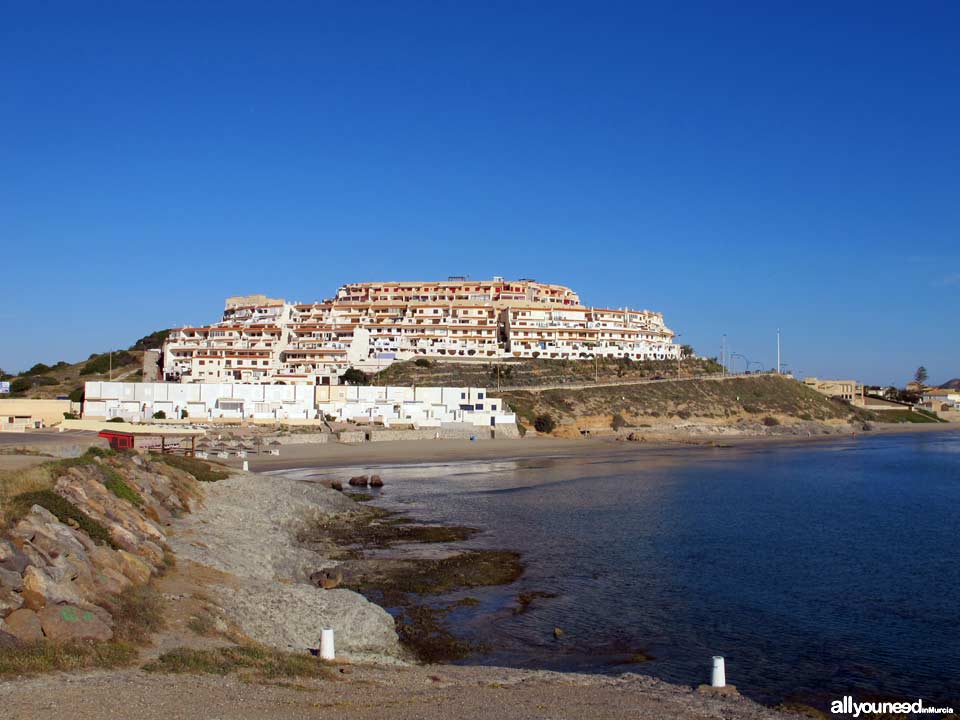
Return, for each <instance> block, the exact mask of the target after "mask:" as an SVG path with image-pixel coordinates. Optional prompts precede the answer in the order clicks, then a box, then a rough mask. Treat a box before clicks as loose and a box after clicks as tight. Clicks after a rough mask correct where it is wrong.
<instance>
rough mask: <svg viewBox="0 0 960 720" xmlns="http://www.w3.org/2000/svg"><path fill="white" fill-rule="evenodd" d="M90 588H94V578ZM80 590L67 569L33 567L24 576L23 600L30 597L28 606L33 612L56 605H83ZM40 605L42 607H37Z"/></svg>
mask: <svg viewBox="0 0 960 720" xmlns="http://www.w3.org/2000/svg"><path fill="white" fill-rule="evenodd" d="M88 572H89V570H88ZM90 586H91V587H92V578H90ZM79 589H81V588H79V587H77V586H74V584H73V582H72V580H71V579H70V577H69V576H68V575H67V574H66V569H65V568H46V569H40V568H38V567H35V566H33V565H31V566H30V567H28V568H27V571H26V572H25V573H24V574H23V598H24V600H25V601H26V600H27V599H28V596H29V598H30V602H28V603H27V606H28V607H30V608H31V609H33V610H39V609H40V607H44V606H46V605H52V604H56V603H80V604H82V603H83V600H84V597H83V595H81V594H80V592H78V590H79ZM38 597H39V598H42V600H39V599H38ZM41 603H42V604H41ZM38 604H39V605H40V607H37V605H38Z"/></svg>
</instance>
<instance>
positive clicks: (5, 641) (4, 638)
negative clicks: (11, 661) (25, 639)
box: [0, 620, 20, 650]
mask: <svg viewBox="0 0 960 720" xmlns="http://www.w3.org/2000/svg"><path fill="white" fill-rule="evenodd" d="M19 644H20V642H19V641H18V640H17V639H16V638H15V637H14V636H13V635H11V634H10V633H8V632H6V630H5V629H4V625H3V620H0V650H5V649H9V648H15V647H17V645H19Z"/></svg>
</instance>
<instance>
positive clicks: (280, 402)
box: [83, 382, 517, 428]
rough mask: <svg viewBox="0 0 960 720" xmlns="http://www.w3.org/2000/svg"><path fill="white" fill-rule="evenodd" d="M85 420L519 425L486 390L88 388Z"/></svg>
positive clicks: (247, 386) (90, 385)
mask: <svg viewBox="0 0 960 720" xmlns="http://www.w3.org/2000/svg"><path fill="white" fill-rule="evenodd" d="M85 392H86V395H85V401H84V404H83V417H84V418H85V419H103V420H109V419H112V418H122V419H123V420H127V421H130V422H146V421H149V420H151V419H152V418H153V417H154V415H155V414H156V413H160V412H162V413H163V416H162V417H165V418H167V419H181V418H186V419H190V420H200V421H203V420H277V421H279V420H314V419H321V418H324V417H326V418H328V419H332V420H336V421H355V422H362V423H381V424H383V425H384V426H385V427H390V426H393V425H412V426H414V427H415V428H435V427H443V426H446V425H449V424H467V425H472V426H476V427H496V426H497V425H514V424H516V421H517V418H516V415H514V414H513V413H512V412H510V411H509V410H507V409H506V408H505V407H504V405H503V401H502V400H500V399H499V398H490V397H488V396H487V391H486V388H471V387H462V388H461V387H416V388H414V387H378V386H354V385H316V386H315V385H257V384H241V383H195V384H182V383H125V382H88V383H87V384H86V388H85Z"/></svg>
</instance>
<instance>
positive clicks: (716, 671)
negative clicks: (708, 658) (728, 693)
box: [710, 655, 727, 688]
mask: <svg viewBox="0 0 960 720" xmlns="http://www.w3.org/2000/svg"><path fill="white" fill-rule="evenodd" d="M726 684H727V671H726V668H725V667H724V664H723V656H722V655H714V656H713V677H712V678H711V679H710V685H711V686H713V687H715V688H722V687H725V686H726Z"/></svg>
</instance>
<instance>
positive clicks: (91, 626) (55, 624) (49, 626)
mask: <svg viewBox="0 0 960 720" xmlns="http://www.w3.org/2000/svg"><path fill="white" fill-rule="evenodd" d="M38 616H39V618H40V626H41V627H42V628H43V634H44V635H45V636H46V637H47V639H48V640H52V641H53V642H67V641H70V640H99V641H101V642H102V641H105V640H109V639H110V638H112V637H113V630H111V629H110V627H109V626H108V625H107V624H106V623H104V622H103V621H102V620H101V619H100V618H99V617H97V615H96V614H95V613H94V612H93V611H92V610H89V609H85V608H81V607H76V606H75V605H49V606H47V607H45V608H44V609H43V610H41V611H40V612H39V613H38Z"/></svg>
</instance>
